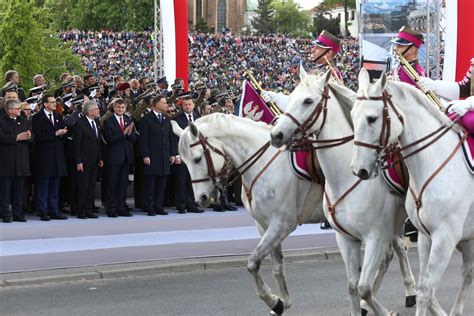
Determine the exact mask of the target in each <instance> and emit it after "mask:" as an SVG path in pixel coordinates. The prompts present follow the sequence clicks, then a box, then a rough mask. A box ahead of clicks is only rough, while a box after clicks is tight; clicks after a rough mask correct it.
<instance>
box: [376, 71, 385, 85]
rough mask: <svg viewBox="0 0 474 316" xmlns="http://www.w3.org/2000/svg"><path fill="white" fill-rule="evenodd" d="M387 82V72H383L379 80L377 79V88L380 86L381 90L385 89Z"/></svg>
mask: <svg viewBox="0 0 474 316" xmlns="http://www.w3.org/2000/svg"><path fill="white" fill-rule="evenodd" d="M386 83H387V74H386V73H385V71H384V72H382V75H381V76H380V78H379V80H377V83H376V85H377V88H379V89H380V90H383V89H384V88H385V84H386Z"/></svg>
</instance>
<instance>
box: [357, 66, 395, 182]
mask: <svg viewBox="0 0 474 316" xmlns="http://www.w3.org/2000/svg"><path fill="white" fill-rule="evenodd" d="M386 85H387V75H386V74H385V73H383V74H382V76H381V77H380V78H379V79H378V80H377V81H376V82H375V83H371V82H370V77H369V73H368V72H367V70H365V69H362V70H361V71H360V73H359V91H358V98H357V102H356V103H355V105H354V107H353V109H352V111H351V117H352V121H353V123H354V145H355V146H354V149H353V155H352V162H351V167H352V172H353V173H354V175H356V176H358V177H359V178H361V179H363V180H367V179H369V178H370V177H372V176H376V175H377V173H378V162H379V158H380V156H381V155H382V154H383V150H384V149H385V148H386V147H387V146H388V145H389V144H391V143H393V142H394V141H396V140H397V139H398V137H399V136H400V134H401V133H402V131H403V118H402V116H401V115H400V113H399V112H398V110H397V109H396V107H395V106H394V105H393V102H392V101H393V99H392V95H390V94H389V93H388V92H387V90H386ZM394 99H397V98H396V96H395V97H394ZM374 171H375V172H374Z"/></svg>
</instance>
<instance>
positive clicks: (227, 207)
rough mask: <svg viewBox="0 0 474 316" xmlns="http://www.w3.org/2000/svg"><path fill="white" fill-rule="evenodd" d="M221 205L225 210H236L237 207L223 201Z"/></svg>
mask: <svg viewBox="0 0 474 316" xmlns="http://www.w3.org/2000/svg"><path fill="white" fill-rule="evenodd" d="M223 207H224V209H225V210H227V211H237V208H236V207H235V206H232V205H230V204H229V203H225V204H224V205H223Z"/></svg>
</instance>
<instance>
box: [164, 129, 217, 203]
mask: <svg viewBox="0 0 474 316" xmlns="http://www.w3.org/2000/svg"><path fill="white" fill-rule="evenodd" d="M171 124H172V126H173V132H174V133H175V134H176V135H177V136H178V137H180V139H179V144H178V151H179V154H180V156H181V159H182V161H183V162H184V163H185V164H186V166H187V168H188V170H189V174H190V175H191V181H192V184H193V190H194V194H195V196H196V199H197V201H198V202H199V205H200V206H202V207H207V206H209V204H210V198H211V195H212V193H213V191H214V189H215V187H216V182H217V181H218V178H219V177H220V175H222V173H223V172H224V165H225V160H226V159H225V154H224V151H223V149H222V147H221V146H220V144H219V142H217V141H216V140H215V139H212V140H211V141H209V139H208V138H207V137H205V134H206V132H205V126H204V125H203V124H202V125H201V126H200V127H199V128H198V125H199V120H197V121H196V124H194V123H190V124H189V126H188V127H187V128H185V129H184V130H183V129H181V127H180V126H179V125H178V124H177V123H176V122H175V121H171Z"/></svg>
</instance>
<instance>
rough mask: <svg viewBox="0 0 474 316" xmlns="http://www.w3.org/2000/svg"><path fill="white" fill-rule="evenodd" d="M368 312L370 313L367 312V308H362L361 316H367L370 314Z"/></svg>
mask: <svg viewBox="0 0 474 316" xmlns="http://www.w3.org/2000/svg"><path fill="white" fill-rule="evenodd" d="M368 312H369V311H368V310H366V309H365V308H361V309H360V314H361V315H362V316H367V313H368Z"/></svg>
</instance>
